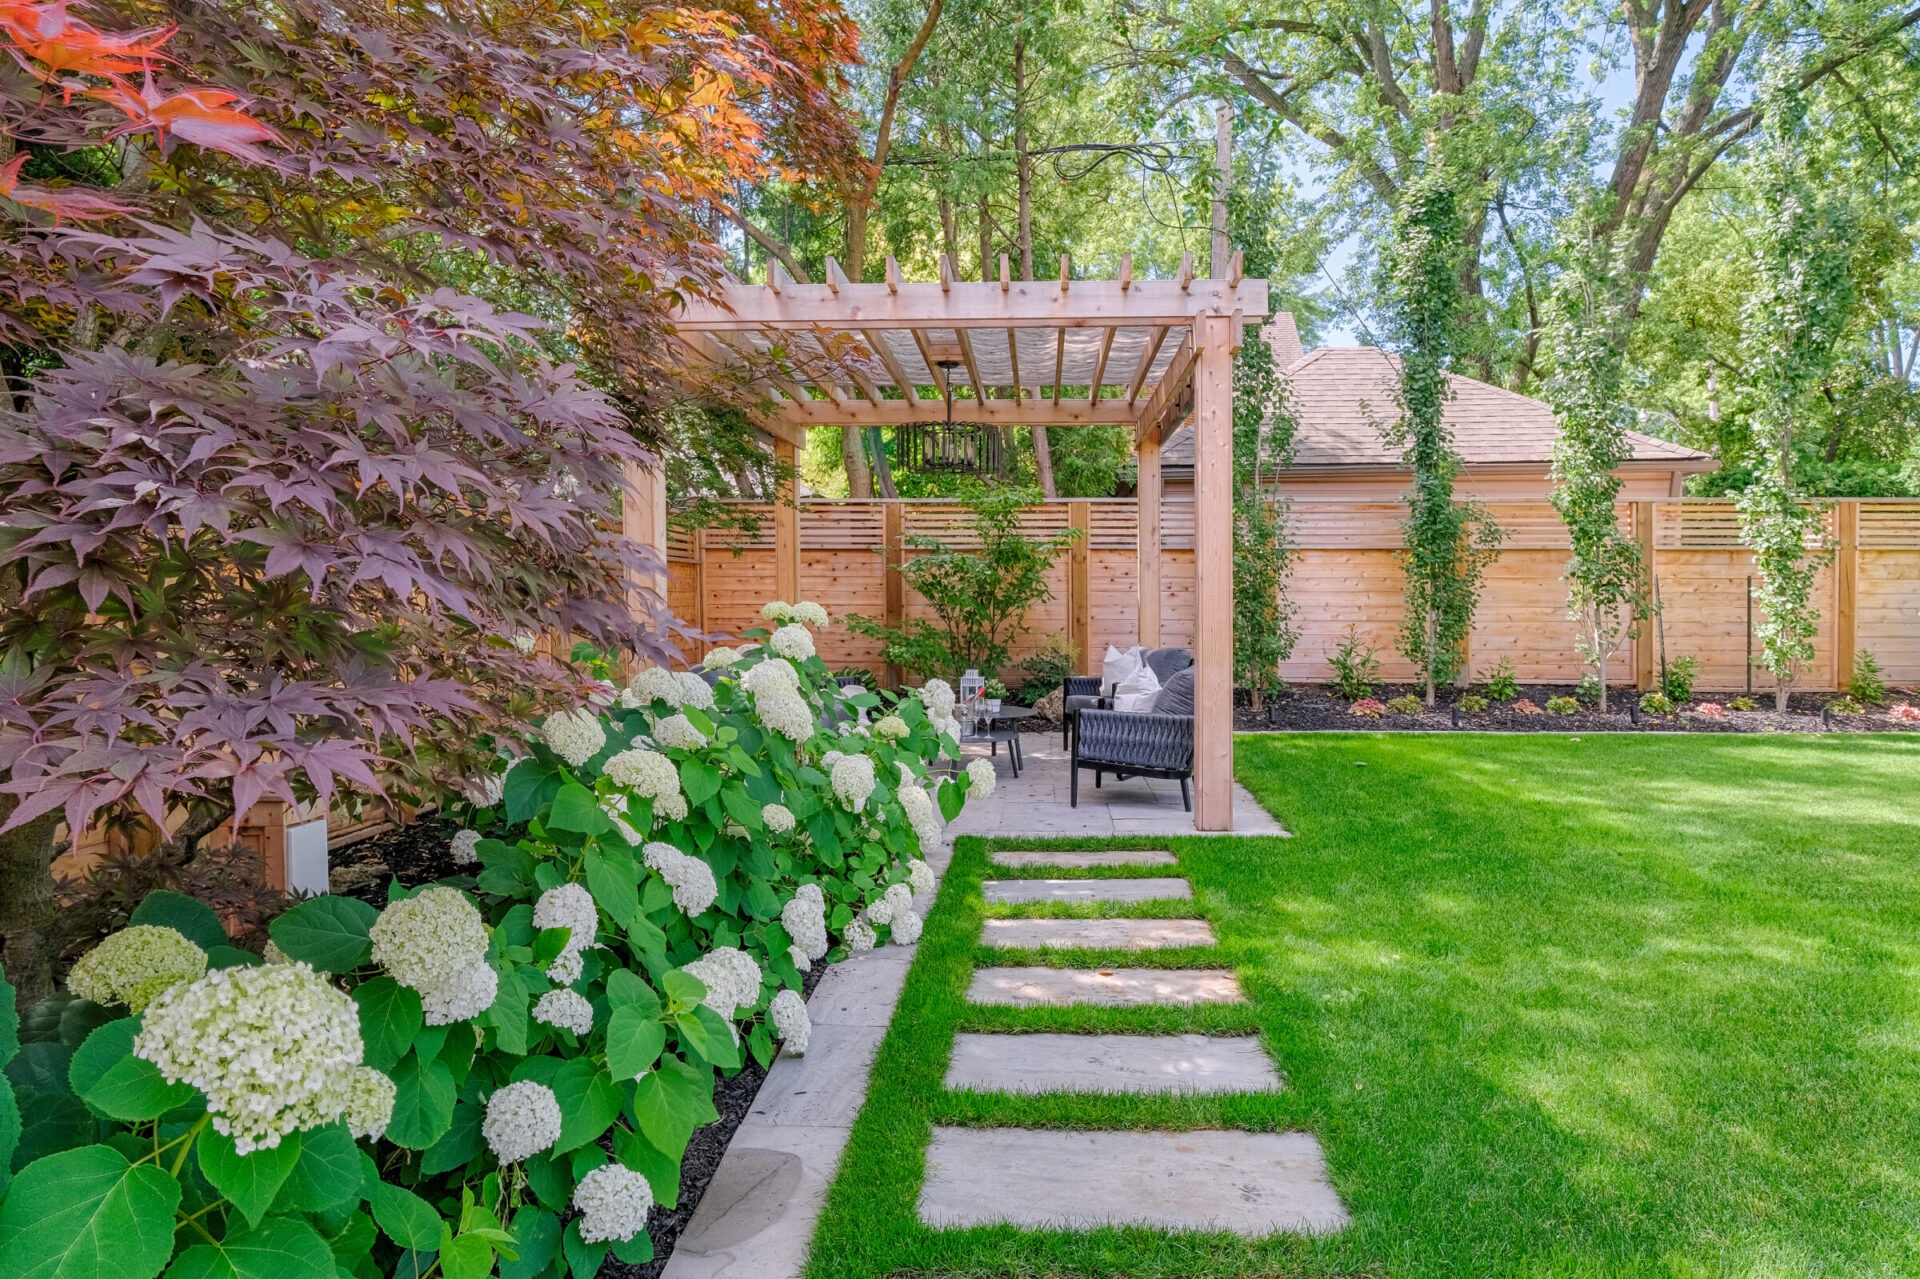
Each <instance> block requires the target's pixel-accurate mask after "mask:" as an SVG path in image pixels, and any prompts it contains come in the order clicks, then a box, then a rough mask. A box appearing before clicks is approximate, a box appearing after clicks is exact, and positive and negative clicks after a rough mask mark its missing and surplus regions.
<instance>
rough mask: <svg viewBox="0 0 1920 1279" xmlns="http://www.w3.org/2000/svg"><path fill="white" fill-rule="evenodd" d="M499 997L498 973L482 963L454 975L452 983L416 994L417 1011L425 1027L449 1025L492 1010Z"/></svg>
mask: <svg viewBox="0 0 1920 1279" xmlns="http://www.w3.org/2000/svg"><path fill="white" fill-rule="evenodd" d="M499 994H500V974H499V973H496V972H494V971H493V968H492V966H491V965H489V964H487V963H486V962H485V961H484V960H483V961H482V962H480V963H479V964H477V965H475V966H474V967H472V968H468V969H466V970H464V971H462V972H459V973H456V974H455V975H454V977H453V978H452V980H450V981H446V982H442V983H441V984H440V985H438V986H434V987H432V988H430V989H428V990H423V991H421V992H420V1008H421V1010H422V1011H423V1012H424V1013H425V1014H426V1016H425V1021H426V1023H427V1025H429V1026H451V1025H453V1024H454V1023H455V1022H457V1021H471V1020H473V1019H474V1018H475V1017H478V1016H479V1015H480V1014H481V1013H483V1012H485V1011H487V1009H489V1008H491V1007H493V1001H494V999H495V998H496V997H497V996H498V995H499Z"/></svg>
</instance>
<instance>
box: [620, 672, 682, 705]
mask: <svg viewBox="0 0 1920 1279" xmlns="http://www.w3.org/2000/svg"><path fill="white" fill-rule="evenodd" d="M627 691H628V692H629V693H632V694H633V702H634V704H635V705H639V706H651V705H652V704H653V703H655V702H665V703H666V704H667V705H669V706H674V707H677V706H679V705H680V681H679V680H678V679H676V678H675V677H674V674H673V672H672V671H670V670H668V669H667V668H666V667H664V666H649V667H647V668H646V669H645V670H640V671H635V672H634V674H633V679H632V680H631V681H629V682H628V684H627Z"/></svg>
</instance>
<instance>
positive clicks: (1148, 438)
mask: <svg viewBox="0 0 1920 1279" xmlns="http://www.w3.org/2000/svg"><path fill="white" fill-rule="evenodd" d="M1139 462H1140V478H1139V482H1138V484H1136V485H1135V489H1136V491H1137V497H1136V499H1135V501H1134V508H1135V511H1136V513H1137V515H1138V518H1139V532H1138V535H1137V536H1136V537H1135V539H1134V556H1135V559H1136V560H1137V566H1138V573H1137V575H1136V577H1135V584H1136V586H1137V587H1138V588H1139V595H1140V603H1139V608H1138V612H1137V616H1138V617H1139V620H1140V627H1139V629H1140V637H1139V638H1140V642H1141V643H1142V644H1143V645H1145V646H1146V647H1148V648H1159V647H1160V432H1159V431H1158V430H1152V431H1148V432H1147V433H1146V434H1145V435H1143V436H1141V437H1140V446H1139Z"/></svg>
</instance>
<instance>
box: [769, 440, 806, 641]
mask: <svg viewBox="0 0 1920 1279" xmlns="http://www.w3.org/2000/svg"><path fill="white" fill-rule="evenodd" d="M794 454H795V449H794V446H793V441H791V440H781V439H776V440H775V441H774V442H773V459H774V461H775V462H776V463H778V464H779V465H780V466H781V467H782V468H783V470H784V471H785V474H786V478H785V479H783V480H781V481H780V483H779V488H778V491H777V492H776V493H775V494H774V497H773V591H774V598H775V599H779V600H784V601H786V602H787V603H789V604H793V603H796V602H798V600H799V599H800V504H799V497H798V495H797V492H796V485H795V483H794V472H793V469H792V468H793V466H794V464H795V457H794Z"/></svg>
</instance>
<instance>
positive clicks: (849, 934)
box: [841, 919, 880, 955]
mask: <svg viewBox="0 0 1920 1279" xmlns="http://www.w3.org/2000/svg"><path fill="white" fill-rule="evenodd" d="M841 938H842V940H844V941H845V942H846V943H847V949H848V950H850V951H852V952H853V953H854V954H856V955H857V954H859V953H860V952H861V951H863V950H872V949H873V948H874V947H875V946H877V945H879V944H880V934H878V933H876V932H874V931H873V925H872V924H869V923H868V922H867V921H866V920H864V919H856V920H854V921H853V922H852V923H851V924H848V925H847V931H846V932H844V933H842V934H841Z"/></svg>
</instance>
